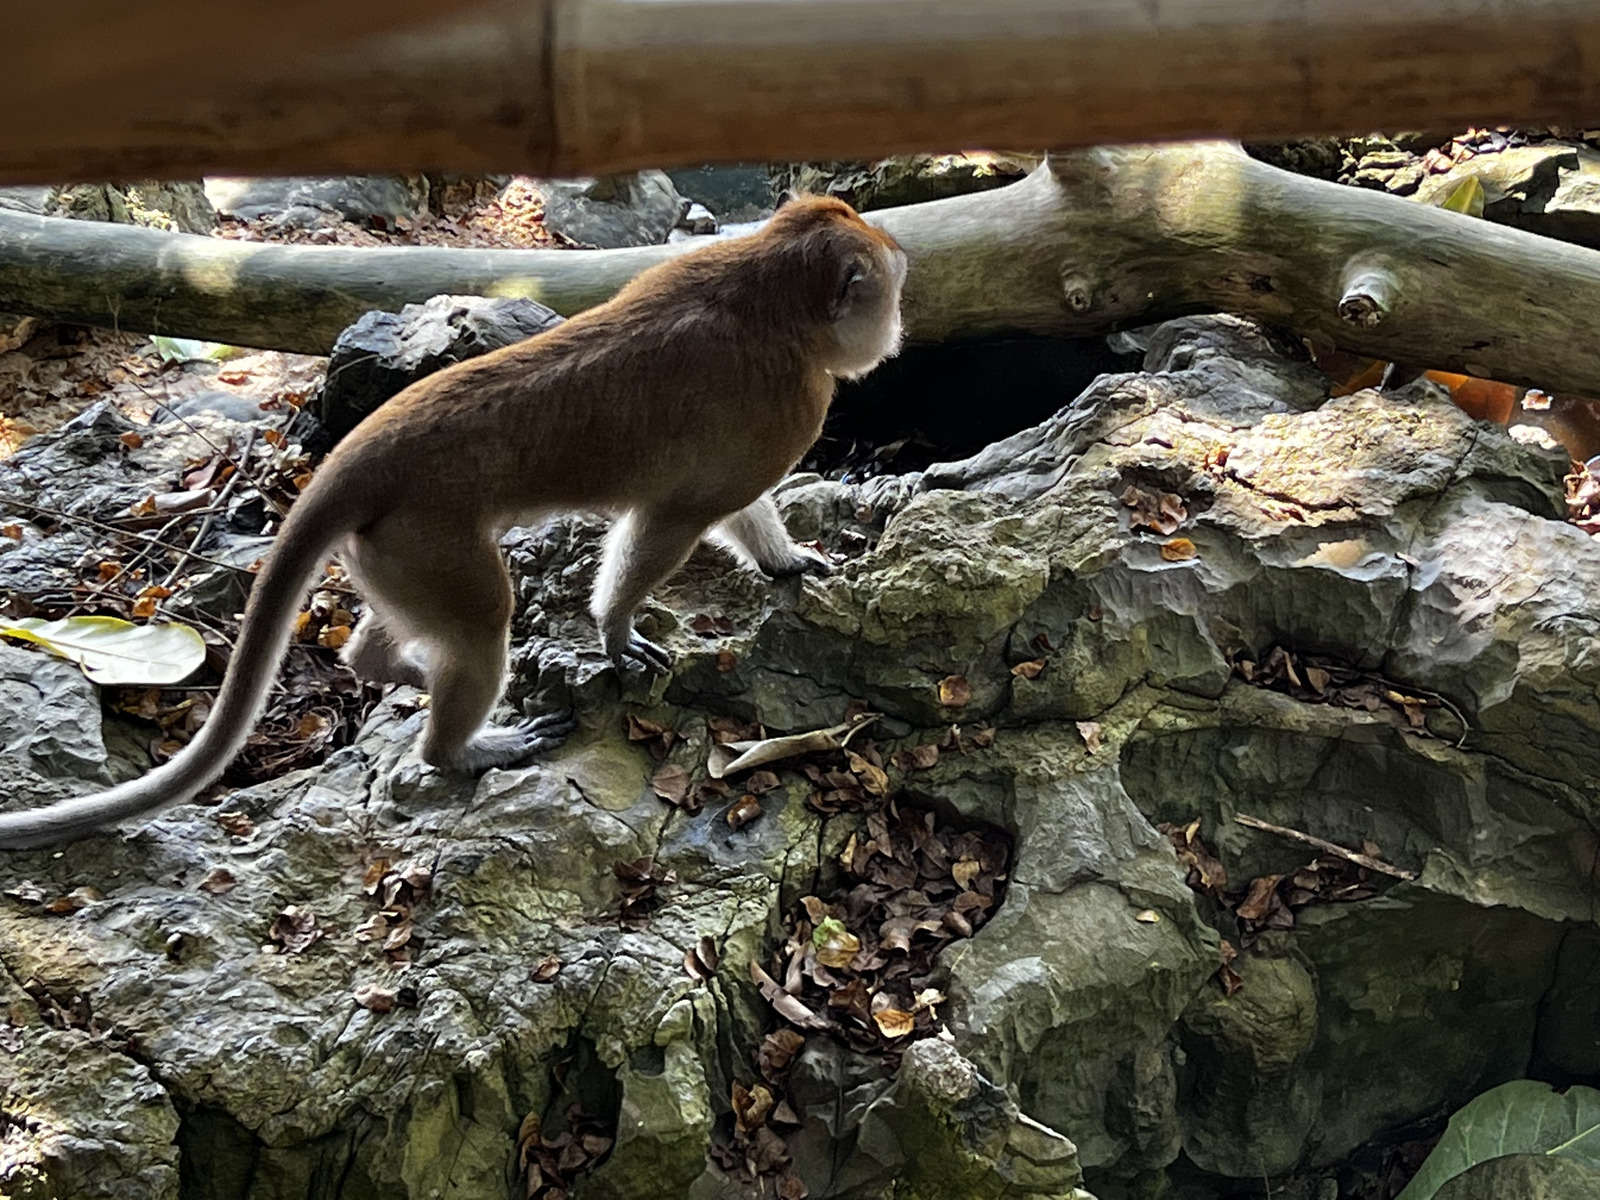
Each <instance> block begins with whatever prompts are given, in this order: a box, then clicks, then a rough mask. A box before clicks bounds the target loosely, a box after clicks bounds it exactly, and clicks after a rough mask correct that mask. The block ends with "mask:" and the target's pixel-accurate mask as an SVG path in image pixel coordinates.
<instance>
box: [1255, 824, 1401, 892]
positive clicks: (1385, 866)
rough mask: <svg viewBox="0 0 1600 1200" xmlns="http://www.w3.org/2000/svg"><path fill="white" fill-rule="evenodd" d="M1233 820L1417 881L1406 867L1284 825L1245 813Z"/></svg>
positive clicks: (1371, 868) (1382, 871) (1349, 860)
mask: <svg viewBox="0 0 1600 1200" xmlns="http://www.w3.org/2000/svg"><path fill="white" fill-rule="evenodd" d="M1233 819H1234V820H1235V821H1236V822H1237V823H1238V824H1240V825H1245V826H1248V827H1249V828H1251V829H1259V830H1261V831H1262V832H1263V833H1275V834H1277V835H1278V836H1279V837H1286V838H1290V839H1292V840H1294V841H1296V842H1304V843H1305V844H1306V845H1308V846H1315V847H1316V848H1317V849H1318V850H1325V851H1327V852H1328V853H1329V854H1334V855H1337V856H1338V857H1340V858H1342V859H1344V860H1345V861H1346V862H1353V863H1355V864H1356V866H1358V867H1365V868H1366V869H1367V870H1369V871H1377V872H1378V873H1379V874H1380V875H1392V876H1394V877H1395V878H1396V879H1415V878H1416V877H1417V873H1416V872H1415V871H1407V870H1406V869H1405V868H1404V867H1397V866H1394V865H1392V864H1390V863H1386V862H1384V861H1383V860H1382V859H1380V858H1373V857H1372V856H1371V855H1367V854H1361V853H1359V852H1357V851H1355V850H1346V849H1345V848H1344V847H1343V846H1339V845H1335V844H1334V843H1333V842H1325V841H1323V840H1322V839H1321V838H1319V837H1313V836H1312V835H1311V834H1309V833H1301V832H1300V831H1299V830H1298V829H1285V828H1284V827H1283V826H1282V825H1274V824H1272V823H1271V822H1269V821H1263V820H1261V819H1260V818H1259V817H1249V816H1246V815H1245V814H1244V813H1235V814H1234V815H1233Z"/></svg>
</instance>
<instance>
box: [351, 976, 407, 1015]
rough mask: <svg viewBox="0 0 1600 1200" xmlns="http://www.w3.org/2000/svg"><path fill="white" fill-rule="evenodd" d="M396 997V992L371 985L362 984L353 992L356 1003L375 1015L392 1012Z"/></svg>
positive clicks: (397, 995) (397, 994)
mask: <svg viewBox="0 0 1600 1200" xmlns="http://www.w3.org/2000/svg"><path fill="white" fill-rule="evenodd" d="M398 997H399V993H398V992H395V991H392V990H391V989H389V988H385V987H378V986H377V985H375V984H371V983H364V984H362V985H361V986H360V987H358V988H356V990H355V1000H356V1003H357V1004H359V1005H360V1006H361V1007H362V1008H365V1009H368V1010H369V1011H371V1012H375V1013H386V1012H392V1011H393V1010H394V1006H395V1001H396V1000H397V999H398Z"/></svg>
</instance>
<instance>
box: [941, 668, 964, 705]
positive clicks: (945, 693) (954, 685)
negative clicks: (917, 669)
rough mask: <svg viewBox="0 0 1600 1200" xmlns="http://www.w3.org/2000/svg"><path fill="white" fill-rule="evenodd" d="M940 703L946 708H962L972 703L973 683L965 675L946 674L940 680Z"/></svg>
mask: <svg viewBox="0 0 1600 1200" xmlns="http://www.w3.org/2000/svg"><path fill="white" fill-rule="evenodd" d="M939 703H940V704H942V705H943V706H944V707H945V708H962V707H964V706H966V705H968V704H971V703H972V685H971V684H970V683H968V682H967V677H966V676H965V675H946V676H945V677H944V678H943V679H941V680H940V681H939Z"/></svg>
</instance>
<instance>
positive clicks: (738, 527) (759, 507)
mask: <svg viewBox="0 0 1600 1200" xmlns="http://www.w3.org/2000/svg"><path fill="white" fill-rule="evenodd" d="M712 536H713V537H714V538H715V539H716V540H717V541H719V542H721V543H723V544H724V545H726V546H727V547H728V548H729V549H731V550H732V551H733V552H734V554H736V555H737V556H738V557H739V558H741V559H744V560H745V561H746V562H749V563H751V564H753V565H754V566H756V567H758V568H759V569H760V570H762V571H764V572H765V573H766V574H768V575H770V576H771V577H772V578H774V579H787V578H788V577H789V576H791V575H808V574H809V575H830V574H832V573H833V564H832V563H831V562H829V561H828V560H827V558H826V557H825V556H823V555H821V554H818V553H817V552H816V551H815V550H813V549H812V548H811V547H810V546H802V545H800V543H799V542H796V541H795V540H794V539H793V538H791V537H790V536H789V531H788V530H787V529H785V528H784V526H783V517H782V516H780V515H779V513H778V504H777V502H776V501H775V500H773V498H772V493H770V492H763V493H762V494H761V498H760V499H759V500H757V501H756V502H755V503H754V504H749V505H746V506H745V507H744V508H741V509H740V510H739V511H738V512H736V513H734V514H733V515H732V516H731V517H724V518H723V519H722V520H721V521H720V522H719V523H718V524H717V526H716V528H715V529H714V530H713V531H712Z"/></svg>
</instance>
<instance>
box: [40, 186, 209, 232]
mask: <svg viewBox="0 0 1600 1200" xmlns="http://www.w3.org/2000/svg"><path fill="white" fill-rule="evenodd" d="M44 211H45V212H46V213H47V214H48V215H51V216H58V217H73V218H76V219H78V220H81V221H113V222H116V223H117V224H119V225H148V226H150V227H151V228H154V229H166V230H169V231H179V232H182V233H210V232H211V231H212V230H213V229H215V228H216V227H217V213H216V210H215V209H214V208H212V207H211V202H210V201H209V200H208V199H207V198H206V193H205V189H204V188H203V187H202V186H201V185H200V184H199V183H197V182H159V183H130V184H111V183H81V184H74V185H72V186H70V187H63V188H58V189H53V190H52V193H51V196H50V199H49V201H48V203H47V205H46V207H45V210H44Z"/></svg>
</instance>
